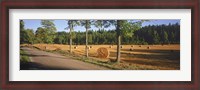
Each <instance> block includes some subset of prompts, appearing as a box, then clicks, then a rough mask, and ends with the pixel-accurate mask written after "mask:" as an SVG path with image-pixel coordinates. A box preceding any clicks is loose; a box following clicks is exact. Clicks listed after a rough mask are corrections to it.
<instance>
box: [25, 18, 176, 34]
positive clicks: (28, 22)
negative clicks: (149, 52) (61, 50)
mask: <svg viewBox="0 0 200 90" xmlns="http://www.w3.org/2000/svg"><path fill="white" fill-rule="evenodd" d="M23 21H24V27H25V29H33V30H34V31H36V30H37V28H38V27H41V20H35V19H34V20H32V19H25V20H23ZM169 23H171V24H175V23H179V24H180V20H178V19H173V20H169V19H165V20H164V19H163V20H150V21H147V22H144V23H142V27H144V26H148V25H161V24H165V25H168V24H169ZM54 24H55V26H56V29H57V32H61V31H65V32H69V30H66V29H65V28H66V27H67V26H68V25H67V21H66V20H54ZM91 29H93V30H98V29H97V28H95V27H94V26H92V27H91ZM108 29H114V26H112V27H109V28H107V30H108ZM74 30H75V31H85V29H84V27H82V26H77V27H75V28H74Z"/></svg>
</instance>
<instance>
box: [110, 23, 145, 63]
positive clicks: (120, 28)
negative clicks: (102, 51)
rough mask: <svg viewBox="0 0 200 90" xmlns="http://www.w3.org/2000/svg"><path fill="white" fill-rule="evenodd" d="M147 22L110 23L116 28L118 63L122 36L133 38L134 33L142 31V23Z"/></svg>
mask: <svg viewBox="0 0 200 90" xmlns="http://www.w3.org/2000/svg"><path fill="white" fill-rule="evenodd" d="M144 21H146V20H141V21H137V22H133V21H132V20H110V21H109V22H110V23H111V24H112V25H114V26H115V27H116V32H117V58H116V60H117V62H119V61H120V51H121V36H125V37H132V36H133V32H134V31H136V30H138V29H140V26H141V23H142V22H144Z"/></svg>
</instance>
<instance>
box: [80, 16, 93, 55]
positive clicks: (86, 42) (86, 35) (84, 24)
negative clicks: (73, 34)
mask: <svg viewBox="0 0 200 90" xmlns="http://www.w3.org/2000/svg"><path fill="white" fill-rule="evenodd" d="M91 24H92V21H91V20H82V21H81V26H84V27H85V29H86V32H85V45H86V47H85V53H86V57H88V56H89V52H88V48H89V47H88V29H89V28H90V27H91Z"/></svg>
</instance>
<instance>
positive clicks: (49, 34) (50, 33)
mask: <svg viewBox="0 0 200 90" xmlns="http://www.w3.org/2000/svg"><path fill="white" fill-rule="evenodd" d="M41 25H42V28H43V30H45V34H46V36H45V38H46V40H45V43H53V40H54V38H55V33H56V27H55V24H54V23H53V20H41Z"/></svg>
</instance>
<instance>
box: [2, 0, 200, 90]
mask: <svg viewBox="0 0 200 90" xmlns="http://www.w3.org/2000/svg"><path fill="white" fill-rule="evenodd" d="M199 3H200V1H199V0H82V1H81V0H34V1H32V0H26V1H25V0H4V1H2V2H1V23H0V25H1V26H0V28H1V33H0V37H1V44H0V45H1V57H0V60H1V63H0V67H1V75H0V78H1V80H0V82H1V87H0V89H3V90H4V89H5V90H7V89H9V90H10V89H19V90H22V89H25V90H27V89H34V90H35V89H45V90H46V89H55V90H57V89H86V90H87V89H100V90H102V89H103V90H104V89H109V90H110V89H134V90H144V89H145V90H152V89H153V90H200V78H199V75H200V69H199V68H200V65H198V64H199V56H198V55H199V35H200V34H199V31H198V30H199V28H200V27H199V24H200V23H199V21H200V20H199V19H200V18H199V15H200V11H199V10H200V9H199V8H200V6H199ZM71 8H73V9H191V10H192V17H191V18H192V29H191V30H192V73H191V75H192V81H188V82H187V81H183V82H182V81H175V82H174V81H168V82H166V81H150V82H147V81H142V82H141V81H109V82H106V81H101V82H99V81H77V82H76V81H71V82H69V81H64V82H59V81H56V82H54V81H52V82H47V81H43V82H41V81H27V82H25V81H12V82H11V81H9V78H8V75H9V71H8V70H9V66H8V63H9V47H8V46H9V17H8V16H9V12H8V11H9V9H71Z"/></svg>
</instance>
